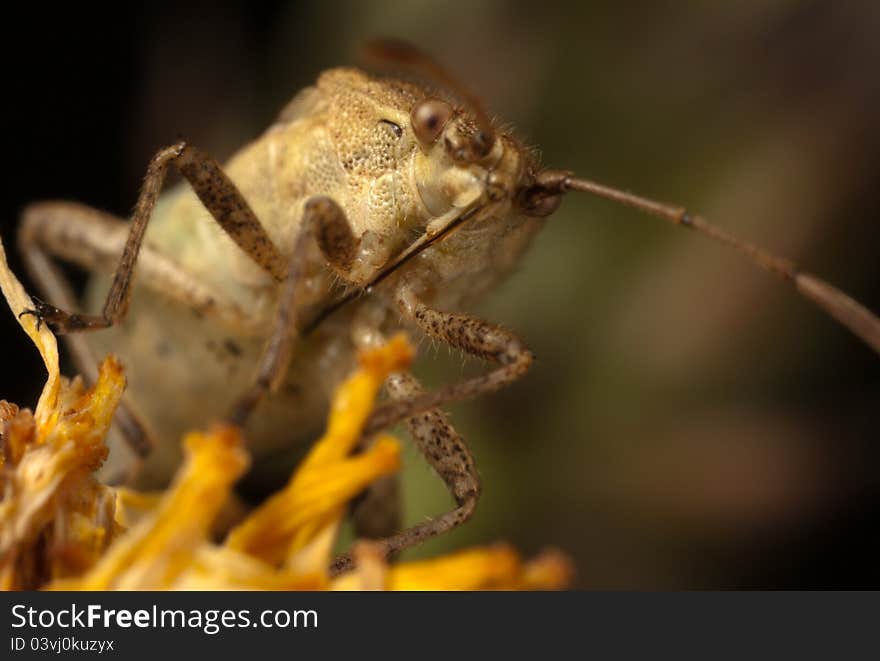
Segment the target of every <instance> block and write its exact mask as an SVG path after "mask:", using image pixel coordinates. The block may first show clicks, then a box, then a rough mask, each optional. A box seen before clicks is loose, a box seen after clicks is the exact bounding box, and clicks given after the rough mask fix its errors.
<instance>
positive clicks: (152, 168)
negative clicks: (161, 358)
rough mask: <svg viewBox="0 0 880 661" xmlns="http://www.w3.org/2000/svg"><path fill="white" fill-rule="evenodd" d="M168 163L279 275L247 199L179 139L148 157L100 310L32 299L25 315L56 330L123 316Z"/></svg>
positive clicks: (280, 266) (280, 260) (280, 263)
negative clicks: (87, 311)
mask: <svg viewBox="0 0 880 661" xmlns="http://www.w3.org/2000/svg"><path fill="white" fill-rule="evenodd" d="M172 163H173V164H174V165H175V167H177V169H178V170H179V171H180V173H181V174H182V175H183V176H184V178H185V179H186V180H187V181H188V182H189V183H190V185H191V186H192V188H193V190H194V191H195V193H196V195H198V197H199V199H200V200H201V201H202V204H204V205H205V207H206V208H207V209H208V211H209V212H210V213H211V215H212V216H213V218H214V220H216V221H217V223H218V224H219V225H220V226H221V227H222V228H223V230H224V231H226V233H227V234H228V235H229V236H230V238H232V240H233V241H235V243H236V244H237V245H238V246H239V247H240V248H241V249H242V250H243V251H244V252H245V253H247V255H248V256H249V257H251V258H252V259H253V260H254V261H255V262H256V263H257V264H259V265H260V266H261V267H263V268H264V269H265V270H266V271H268V272H269V273H271V274H272V276H273V277H275V278H276V279H277V280H283V279H284V277H285V274H286V269H287V263H286V261H287V260H286V259H285V258H284V257H283V256H282V255H281V253H279V252H278V250H277V248H276V247H275V245H274V244H273V243H272V240H271V239H270V238H269V235H268V234H267V233H266V230H265V229H264V228H263V226H262V225H261V224H260V222H259V220H258V219H257V217H256V216H255V215H254V212H253V211H252V210H251V208H250V206H249V205H248V203H247V201H246V200H245V199H244V197H243V196H242V195H241V193H240V192H239V190H238V189H237V188H236V187H235V184H233V183H232V181H231V180H230V179H229V177H227V176H226V174H225V173H224V172H223V170H222V169H221V167H220V165H219V164H218V163H217V162H216V161H214V160H213V159H210V158H208V157H207V156H205V155H204V154H202V153H201V152H199V151H198V150H197V149H195V148H194V147H192V146H190V145H187V144H186V143H185V142H179V143H177V144H175V145H171V146H170V147H165V148H164V149H161V150H159V152H158V153H157V154H156V155H155V156H154V157H153V159H152V160H151V161H150V164H149V166H148V167H147V174H146V177H145V178H144V184H143V187H142V188H141V192H140V196H139V197H138V201H137V204H136V205H135V209H134V213H133V215H132V220H131V224H130V228H129V232H128V237H127V239H126V241H125V245H124V247H123V249H122V255H121V257H120V259H119V263H118V265H117V267H116V272H115V274H114V276H113V283H112V284H111V286H110V291H109V292H108V294H107V299H106V301H105V303H104V309H103V311H102V313H101V314H100V315H85V314H76V313H70V312H66V311H64V310H62V309H59V308H57V307H55V306H53V305H49V304H47V303H43V302H41V301H40V302H37V304H36V308H35V309H34V310H29V311H28V313H29V314H33V315H35V316H36V317H37V318H38V319H39V320H40V321H45V322H47V323H49V324H51V325H52V327H53V328H54V329H55V330H56V331H57V332H59V333H67V332H76V331H87V330H95V329H100V328H107V327H109V326H112V325H114V324H116V323H118V322H119V321H121V320H122V319H123V317H124V316H125V313H126V312H127V310H128V301H129V295H130V292H131V283H132V280H133V275H134V267H135V263H136V261H137V258H138V254H139V253H140V250H141V246H142V243H143V239H144V233H145V231H146V229H147V224H148V223H149V221H150V217H151V215H152V212H153V208H154V207H155V205H156V201H157V199H158V197H159V193H160V191H161V188H162V183H163V181H164V179H165V173H166V172H167V170H168V166H169V165H170V164H172Z"/></svg>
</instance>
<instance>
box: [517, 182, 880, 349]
mask: <svg viewBox="0 0 880 661" xmlns="http://www.w3.org/2000/svg"><path fill="white" fill-rule="evenodd" d="M568 191H581V192H584V193H591V194H593V195H596V196H598V197H603V198H605V199H608V200H612V201H614V202H617V203H618V204H622V205H624V206H628V207H631V208H633V209H636V210H638V211H642V212H643V213H646V214H648V215H651V216H654V217H655V218H660V219H661V220H665V221H667V222H669V223H672V224H673V225H680V226H682V227H687V228H689V229H693V230H697V231H698V232H700V233H702V234H704V235H706V236H708V237H710V238H712V239H714V240H716V241H718V242H719V243H723V244H725V245H728V246H730V247H731V248H733V249H734V250H736V251H737V252H739V253H741V254H743V255H745V256H746V257H748V258H749V259H750V260H751V261H752V262H753V263H754V264H755V265H757V266H758V267H759V268H761V269H763V270H765V271H769V272H770V273H773V274H775V275H776V276H778V277H779V278H781V279H782V280H785V281H787V282H790V283H792V284H793V285H794V287H795V289H796V290H797V291H798V292H799V293H800V294H801V295H802V296H804V297H805V298H807V299H808V300H810V301H812V302H813V303H815V304H816V305H818V306H819V307H820V308H822V309H823V310H825V311H826V312H827V313H828V314H829V315H831V316H832V317H833V318H834V319H836V320H837V321H838V322H840V323H841V324H843V325H844V326H845V327H846V328H848V329H849V330H850V331H852V332H853V333H854V334H855V335H856V336H857V337H859V338H861V339H862V340H863V341H864V342H865V343H866V344H868V346H870V347H871V348H872V349H874V351H876V352H877V353H880V319H878V318H877V316H876V315H875V314H874V313H873V312H871V311H870V310H868V309H867V308H866V307H865V306H863V305H862V304H861V303H859V302H858V301H856V300H854V299H853V298H852V297H850V296H848V295H847V294H845V293H844V292H842V291H840V290H839V289H837V288H836V287H834V286H833V285H830V284H828V283H827V282H825V281H824V280H822V279H820V278H817V277H816V276H814V275H812V274H810V273H805V272H803V271H801V270H800V269H799V268H798V267H797V266H796V265H795V264H794V263H793V262H790V261H789V260H787V259H782V258H780V257H777V256H775V255H773V254H771V253H769V252H767V251H766V250H762V249H761V248H758V247H757V246H755V245H753V244H751V243H748V242H746V241H742V240H740V239H738V238H736V237H734V236H732V235H731V234H728V233H727V232H725V231H724V230H722V229H719V228H717V227H715V226H714V225H710V224H709V223H708V222H707V221H706V220H705V219H703V218H702V217H700V216H698V215H694V214H690V213H688V211H687V209H685V208H684V207H679V206H675V205H670V204H664V203H662V202H657V201H656V200H651V199H648V198H645V197H641V196H639V195H634V194H632V193H628V192H626V191H622V190H619V189H616V188H611V187H610V186H605V185H603V184H598V183H596V182H593V181H588V180H586V179H579V178H576V177H574V176H572V175H571V173H569V172H556V171H546V172H543V173H541V174H540V175H539V176H538V177H537V181H536V183H535V184H534V185H533V186H532V187H531V188H530V189H528V190H527V191H526V201H525V204H527V205H532V206H535V205H537V204H540V203H541V202H542V201H543V200H546V199H547V198H552V197H554V196H559V195H561V194H563V193H566V192H568Z"/></svg>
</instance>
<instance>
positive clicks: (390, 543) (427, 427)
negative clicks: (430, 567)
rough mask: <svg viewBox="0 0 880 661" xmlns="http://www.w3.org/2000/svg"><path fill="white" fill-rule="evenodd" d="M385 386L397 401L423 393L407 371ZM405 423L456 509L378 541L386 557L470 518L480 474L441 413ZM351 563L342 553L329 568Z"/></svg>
mask: <svg viewBox="0 0 880 661" xmlns="http://www.w3.org/2000/svg"><path fill="white" fill-rule="evenodd" d="M385 387H386V388H387V390H388V393H389V394H390V395H391V397H392V399H394V400H397V401H403V402H405V401H414V400H415V398H418V397H419V396H421V395H422V394H423V390H422V388H421V386H420V385H419V382H418V381H417V380H416V379H415V377H413V376H412V375H411V374H408V373H401V374H393V375H391V376H390V377H389V378H388V381H387V382H386V384H385ZM406 424H407V428H408V429H409V433H410V436H412V438H413V440H414V441H415V443H416V446H417V447H418V448H419V450H420V451H421V453H422V454H423V455H424V457H425V458H426V459H427V460H428V463H430V464H431V467H432V468H433V469H434V470H435V471H437V474H438V475H439V476H440V477H441V479H442V480H443V482H445V483H446V486H447V487H448V488H449V492H450V493H451V494H452V497H453V498H455V503H456V508H455V509H453V510H452V511H450V512H447V513H445V514H443V515H441V516H439V517H437V518H435V519H430V520H428V521H425V522H423V523H419V524H417V525H415V526H413V527H411V528H407V529H406V530H403V531H401V532H399V533H397V534H395V535H392V536H391V537H388V538H386V539H383V540H380V541H379V542H378V543H379V544H381V546H382V549H383V551H384V553H385V555H386V557H387V556H391V555H393V554H395V553H398V552H399V551H402V550H404V549H407V548H409V547H411V546H415V545H416V544H419V543H421V542H423V541H425V540H426V539H429V538H431V537H435V536H437V535H440V534H442V533H445V532H447V531H449V530H452V529H453V528H455V527H457V526H459V525H461V524H462V523H464V522H465V521H467V520H468V519H470V518H471V516H472V515H473V513H474V509H475V508H476V506H477V500H478V499H479V497H480V476H479V474H478V473H477V467H476V465H475V464H474V459H473V456H472V455H471V453H470V451H469V450H468V448H467V446H466V445H465V444H464V441H462V439H461V437H460V436H459V435H458V432H456V431H455V429H454V428H453V427H452V425H451V424H449V421H448V420H447V419H446V416H445V415H443V413H441V412H440V411H439V410H437V409H432V410H430V411H425V412H423V413H419V414H418V415H414V416H412V417H410V418H408V419H407V421H406ZM351 566H352V558H351V556H349V555H343V556H340V557H338V558H337V559H336V560H334V562H333V566H332V568H331V571H332V572H333V573H339V572H342V571H345V570H346V569H348V568H350V567H351Z"/></svg>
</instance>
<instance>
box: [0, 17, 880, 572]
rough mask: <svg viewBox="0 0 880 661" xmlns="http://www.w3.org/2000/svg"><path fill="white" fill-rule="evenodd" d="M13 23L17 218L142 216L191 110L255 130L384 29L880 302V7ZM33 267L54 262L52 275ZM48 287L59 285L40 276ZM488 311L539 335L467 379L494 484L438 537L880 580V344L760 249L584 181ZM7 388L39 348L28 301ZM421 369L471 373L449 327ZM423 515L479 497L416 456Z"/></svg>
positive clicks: (212, 133)
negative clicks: (66, 213) (501, 364)
mask: <svg viewBox="0 0 880 661" xmlns="http://www.w3.org/2000/svg"><path fill="white" fill-rule="evenodd" d="M21 10H22V16H21V17H20V18H17V19H10V20H7V21H6V23H5V26H6V30H5V33H6V34H5V36H4V39H3V49H4V58H3V61H4V62H6V64H5V66H4V70H5V72H6V73H5V76H4V95H3V97H4V98H3V108H4V113H5V115H6V121H5V122H4V130H3V145H4V149H3V155H4V159H5V167H4V177H3V178H4V181H5V190H6V193H5V195H4V196H3V198H2V205H3V207H2V214H0V220H2V226H0V235H2V238H3V240H4V243H5V245H6V248H7V252H9V253H10V254H11V257H12V263H13V266H14V267H15V268H16V269H17V271H18V273H19V274H21V273H22V269H21V266H20V261H19V260H18V259H17V258H16V256H15V255H14V252H15V248H14V240H13V239H14V234H15V226H16V223H17V216H18V213H19V211H20V209H21V207H22V206H23V205H24V204H26V203H27V202H29V201H32V200H38V199H45V198H71V199H76V200H79V201H82V202H86V203H89V204H92V205H94V206H96V207H99V208H102V209H107V210H110V211H112V212H115V213H118V214H125V213H127V210H128V209H130V207H131V206H132V205H133V203H134V200H135V198H136V195H137V189H138V185H139V182H140V180H141V177H142V175H143V173H144V169H145V166H146V163H147V161H148V160H149V158H150V156H151V155H152V153H153V152H154V151H155V150H156V149H157V148H158V147H159V146H162V145H165V144H168V143H169V142H171V141H173V140H175V139H177V137H178V136H180V135H183V136H185V137H187V138H188V139H190V140H191V141H193V142H194V143H196V144H198V145H200V146H202V147H203V148H204V149H206V150H207V151H209V152H210V153H212V154H214V155H216V156H218V157H220V158H226V157H227V156H229V155H230V154H231V153H232V152H233V150H234V149H235V148H236V147H237V146H239V145H241V144H243V143H244V142H245V141H247V140H248V139H250V138H252V137H254V136H256V135H257V134H258V133H259V132H260V131H261V130H262V129H263V128H264V127H265V126H266V125H267V124H268V123H269V122H270V121H271V120H272V118H273V117H274V115H275V114H276V112H277V111H278V110H279V109H280V108H281V106H282V105H283V104H284V103H285V102H286V101H287V100H288V99H289V98H290V97H291V96H292V95H293V94H294V92H295V91H296V90H298V89H299V88H301V87H303V86H304V85H307V84H309V83H310V82H311V81H312V80H313V79H314V78H315V76H316V74H317V73H318V72H319V71H321V70H322V69H324V68H327V67H330V66H334V65H339V64H348V63H352V62H354V61H355V56H356V53H357V46H358V44H359V43H361V42H362V41H363V40H364V39H365V38H368V37H372V36H377V35H393V36H397V37H402V38H405V39H407V40H410V41H412V42H414V43H416V44H418V45H420V46H422V47H423V48H424V49H426V50H428V51H429V52H431V53H433V54H435V55H436V57H437V58H438V59H439V60H440V61H442V62H443V63H445V64H446V65H447V66H448V67H449V68H450V69H452V70H453V71H456V72H458V73H459V74H461V76H462V77H463V78H464V79H466V80H467V82H468V83H469V84H470V85H471V87H472V88H473V89H474V90H475V91H476V92H477V93H478V94H479V95H480V97H481V98H483V99H484V100H485V103H486V105H487V106H488V108H489V109H490V110H491V111H492V112H493V113H495V114H497V115H499V116H500V117H503V118H504V119H505V120H506V121H509V122H511V123H513V125H514V126H516V127H517V131H518V132H519V134H520V135H522V136H523V137H524V138H525V139H526V140H527V141H529V142H530V143H532V144H535V145H538V146H540V148H541V150H542V153H543V159H544V162H545V163H546V164H547V165H550V166H554V167H558V168H566V169H572V170H575V171H577V172H578V173H579V174H581V175H583V176H588V177H592V178H596V179H598V180H601V181H603V182H606V183H611V184H616V185H620V186H623V187H626V188H629V189H632V190H636V191H639V192H641V193H644V194H646V195H651V196H655V197H659V198H661V199H665V200H669V201H675V202H681V203H685V204H687V205H688V206H689V207H691V208H693V209H698V210H700V211H702V212H704V213H705V215H706V216H708V217H709V218H711V219H712V220H714V221H715V222H716V223H718V224H720V225H722V226H724V227H725V228H728V229H730V230H732V231H735V232H736V233H738V234H740V235H742V236H744V237H747V238H749V239H751V240H754V241H755V242H757V243H759V244H761V245H764V246H766V247H768V248H771V249H773V250H776V251H778V252H780V253H782V254H783V255H786V256H788V257H791V258H793V259H795V260H796V261H798V262H800V263H802V264H804V265H807V266H808V268H809V269H810V270H812V271H814V272H816V273H818V274H820V275H822V276H824V277H827V278H828V279H829V280H830V281H831V282H833V283H835V284H837V285H839V286H841V287H842V288H843V289H845V290H846V291H848V292H849V293H851V294H852V295H854V296H855V297H856V298H858V299H860V300H861V301H862V302H864V303H866V304H868V305H869V306H870V307H872V308H873V309H874V310H880V260H878V249H880V231H878V227H880V225H878V219H880V187H878V173H880V72H878V63H880V7H878V5H877V3H876V2H873V1H871V0H865V1H864V2H858V1H851V2H840V1H839V0H815V1H810V0H803V1H798V0H760V1H758V0H744V1H742V2H737V3H681V2H673V1H671V0H663V1H660V2H653V3H621V2H610V1H606V0H601V1H594V2H579V3H571V4H570V5H568V4H554V3H551V2H546V1H545V2H500V1H497V2H491V1H484V2H471V3H466V4H465V3H461V4H458V3H456V4H453V3H447V2H429V1H425V2H417V3H399V2H392V1H390V0H389V1H385V2H356V1H354V0H352V1H350V2H290V3H281V2H270V3H262V4H259V5H258V4H257V3H247V2H229V3H224V5H223V8H218V7H214V8H211V9H207V8H206V7H203V6H198V5H194V4H193V5H190V4H187V3H175V4H174V6H170V5H169V6H166V7H162V8H158V7H156V8H152V7H151V8H147V7H141V8H125V9H122V8H116V9H104V10H102V11H101V13H88V12H87V11H86V10H83V9H82V8H80V7H75V8H74V7H68V8H67V9H63V10H57V9H49V8H45V7H44V6H43V5H41V4H38V3H31V4H30V5H25V6H23V7H22V8H21ZM27 284H29V283H27ZM29 286H30V285H29ZM476 311H477V312H478V313H479V314H480V315H482V316H484V317H486V318H488V319H491V320H495V321H498V322H501V323H503V324H504V325H506V326H508V327H509V328H512V329H514V330H516V331H517V332H518V333H519V334H521V336H522V337H523V338H525V339H526V341H527V343H528V344H529V345H530V346H531V348H532V349H533V350H534V352H535V353H536V354H537V356H538V359H539V362H538V364H537V365H536V367H535V368H534V370H533V371H532V372H531V373H530V374H529V375H528V377H527V378H526V379H524V380H523V381H522V382H521V383H519V384H517V385H515V386H514V387H512V388H510V389H509V390H508V391H505V392H503V393H500V394H497V395H495V396H492V397H488V398H485V399H483V400H481V401H475V402H470V403H466V404H462V405H458V406H455V407H454V408H453V414H454V421H455V423H456V425H457V426H458V428H459V429H460V431H461V432H462V433H463V435H464V436H465V438H466V440H468V441H469V443H470V445H471V446H472V448H473V449H474V452H475V454H476V456H477V460H478V464H479V466H480V468H481V471H482V474H483V477H484V481H485V485H484V493H485V496H484V498H483V500H482V502H481V504H480V507H479V508H478V511H477V514H476V516H475V518H474V520H473V522H472V523H470V524H469V525H467V526H466V527H465V528H463V529H462V530H460V531H458V532H456V533H455V534H453V535H450V536H448V537H446V538H443V539H440V540H437V541H435V542H432V543H431V544H429V545H427V546H425V547H424V548H422V549H419V550H417V551H416V552H415V553H414V554H412V555H414V556H419V555H425V554H434V553H436V552H439V551H441V550H447V549H450V548H455V547H460V546H462V545H465V544H472V543H478V542H486V541H490V540H495V539H507V540H510V541H511V542H513V543H514V544H516V545H517V546H519V547H520V548H522V549H523V550H525V551H527V552H533V551H535V550H537V549H538V548H540V547H541V546H543V545H545V544H553V545H557V546H560V547H562V548H564V549H566V550H567V551H568V552H570V553H571V554H572V556H573V557H574V559H575V561H576V564H577V569H578V572H579V576H578V585H580V586H582V587H602V588H605V587H638V588H680V587H686V588H693V587H831V586H835V587H867V586H872V587H880V564H878V562H877V558H878V557H880V532H878V530H880V451H878V445H877V440H878V425H880V360H878V358H877V356H876V355H873V354H872V353H871V351H870V350H868V349H867V348H865V347H864V346H862V345H861V344H860V343H859V342H858V341H857V340H855V339H854V338H853V337H852V336H851V335H850V334H849V333H848V332H846V331H844V330H843V329H842V328H841V327H839V326H838V325H836V324H835V323H833V322H831V321H829V320H828V319H827V318H826V317H825V316H824V315H823V314H821V313H820V312H818V311H817V310H815V309H813V308H811V307H810V306H809V305H808V304H806V303H805V302H804V301H802V300H801V299H800V298H798V297H797V296H796V295H795V294H793V293H792V292H791V291H789V290H788V289H787V288H786V287H785V286H784V285H782V284H780V283H778V282H776V281H775V280H772V279H770V278H769V277H768V276H766V275H765V274H762V273H759V272H756V271H755V270H754V269H753V268H751V267H750V266H748V264H746V263H745V262H743V260H741V259H740V258H738V257H737V256H735V255H733V254H731V253H730V252H728V251H726V250H724V249H722V248H719V247H717V246H715V245H713V244H711V243H709V242H707V241H705V240H704V239H701V238H699V237H697V236H695V235H693V234H688V233H684V232H679V231H677V230H675V229H670V228H667V227H666V226H663V225H662V224H660V223H657V222H655V221H653V220H650V219H645V218H642V217H640V216H638V215H636V214H634V213H632V212H629V211H626V210H621V209H618V208H615V207H614V206H612V205H610V204H608V203H605V202H601V201H596V200H592V199H589V198H587V197H586V196H584V197H582V198H574V197H571V198H570V199H567V200H566V201H565V203H564V204H563V207H562V209H561V210H560V211H559V212H558V213H557V214H556V215H555V216H553V217H552V219H551V221H550V223H549V224H548V227H547V229H546V230H545V232H544V233H543V235H542V236H540V237H539V239H538V241H537V243H536V245H535V247H534V250H533V251H532V252H531V253H530V255H529V256H528V258H527V259H526V260H525V262H524V263H523V264H522V268H521V269H520V271H519V272H518V273H517V274H516V275H515V276H514V277H513V278H512V279H511V280H510V281H509V282H507V283H506V285H505V286H504V287H502V288H501V290H499V291H498V292H496V295H495V296H494V297H492V298H491V300H487V301H485V302H484V303H483V304H482V305H481V306H479V308H478V309H477V310H476ZM0 333H2V340H3V345H2V352H0V397H3V398H6V399H9V400H11V401H15V402H18V403H21V404H33V403H34V402H35V400H36V396H37V393H38V392H39V389H40V387H41V384H42V378H43V377H42V366H41V363H40V361H39V358H38V355H37V353H36V351H35V350H33V349H32V347H31V346H30V345H29V343H28V341H27V339H26V337H25V336H24V334H23V333H22V332H21V331H20V330H19V329H18V327H17V325H16V323H15V321H14V319H13V318H12V315H11V314H0ZM421 365H422V366H421V368H420V369H421V373H422V374H423V375H424V376H425V378H426V379H427V380H429V381H430V382H432V383H435V384H436V383H440V382H441V381H445V380H449V379H452V378H456V377H457V376H458V375H460V373H461V371H462V369H474V368H475V366H474V365H473V364H472V363H469V364H468V366H467V367H465V368H462V361H461V359H460V358H459V357H457V356H448V355H447V352H446V351H445V350H443V351H439V352H433V351H432V350H431V348H430V346H429V345H428V344H423V355H422V361H421ZM405 462H406V472H405V485H406V505H407V519H408V520H409V521H411V522H415V521H419V520H422V519H423V518H424V517H425V516H428V515H430V514H434V513H439V512H440V511H442V510H443V509H444V508H447V507H448V506H449V499H448V496H446V494H445V493H444V490H443V488H442V486H441V485H440V482H439V480H438V479H437V478H435V477H434V476H433V475H432V474H431V473H430V471H429V469H428V468H427V465H426V464H425V462H424V461H422V460H421V459H420V458H419V457H418V456H417V455H416V453H415V452H414V451H413V450H411V449H408V450H407V451H406V454H405Z"/></svg>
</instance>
